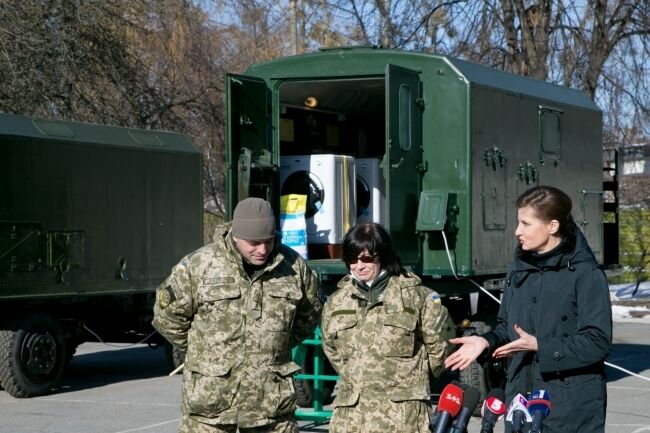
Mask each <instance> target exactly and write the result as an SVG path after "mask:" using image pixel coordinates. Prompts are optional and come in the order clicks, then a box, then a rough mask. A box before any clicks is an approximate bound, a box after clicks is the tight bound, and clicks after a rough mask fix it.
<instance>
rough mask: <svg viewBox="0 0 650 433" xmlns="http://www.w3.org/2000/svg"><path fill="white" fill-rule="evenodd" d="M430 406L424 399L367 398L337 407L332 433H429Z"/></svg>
mask: <svg viewBox="0 0 650 433" xmlns="http://www.w3.org/2000/svg"><path fill="white" fill-rule="evenodd" d="M430 416H431V407H430V405H429V403H428V402H424V401H417V400H416V401H402V402H398V403H396V402H393V401H390V400H388V401H386V400H382V401H377V400H364V399H363V397H362V398H360V399H359V402H358V403H357V404H356V405H355V406H349V407H337V408H335V409H334V414H333V416H332V419H331V420H330V425H329V433H379V432H385V433H429V418H430Z"/></svg>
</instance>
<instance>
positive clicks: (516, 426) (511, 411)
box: [506, 394, 532, 433]
mask: <svg viewBox="0 0 650 433" xmlns="http://www.w3.org/2000/svg"><path fill="white" fill-rule="evenodd" d="M527 406H528V400H526V398H525V397H524V396H523V395H521V394H517V395H516V396H515V398H513V399H512V402H511V403H510V406H508V414H507V415H506V421H509V422H510V423H512V433H522V429H523V428H524V425H525V424H524V422H525V421H528V422H531V421H532V418H531V416H530V413H528V409H527Z"/></svg>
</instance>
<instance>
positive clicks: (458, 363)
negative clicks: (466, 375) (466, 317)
mask: <svg viewBox="0 0 650 433" xmlns="http://www.w3.org/2000/svg"><path fill="white" fill-rule="evenodd" d="M449 342H450V343H452V344H460V345H461V346H460V347H459V348H458V350H456V351H455V352H454V353H452V354H451V355H449V356H448V357H447V359H445V367H446V368H448V369H450V370H451V371H455V370H463V369H465V368H467V367H468V366H469V365H470V364H471V363H472V362H474V360H475V359H476V358H478V357H479V355H480V354H481V353H482V352H483V351H484V350H485V349H487V347H488V341H487V340H486V339H485V338H483V337H479V336H476V335H472V336H468V337H459V338H452V339H451V340H449Z"/></svg>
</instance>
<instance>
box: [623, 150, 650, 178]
mask: <svg viewBox="0 0 650 433" xmlns="http://www.w3.org/2000/svg"><path fill="white" fill-rule="evenodd" d="M619 158H620V161H621V163H622V166H623V171H622V173H621V174H622V175H623V176H649V175H650V142H646V143H634V144H628V145H625V146H621V147H620V148H619Z"/></svg>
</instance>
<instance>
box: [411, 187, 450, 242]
mask: <svg viewBox="0 0 650 433" xmlns="http://www.w3.org/2000/svg"><path fill="white" fill-rule="evenodd" d="M446 222H447V191H422V193H421V194H420V202H419V206H418V219H417V222H416V224H415V229H416V230H418V231H421V232H427V231H434V230H442V229H444V227H445V223H446Z"/></svg>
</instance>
